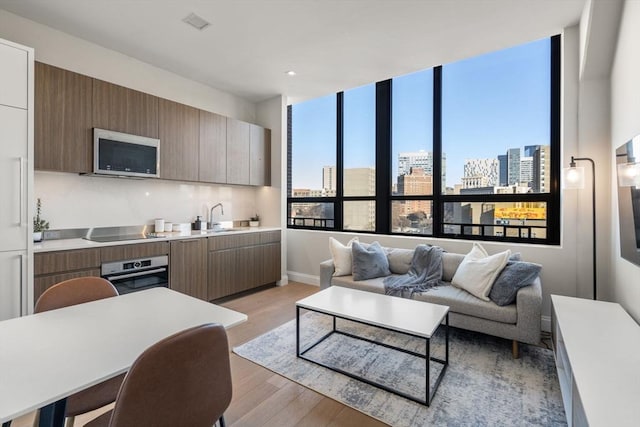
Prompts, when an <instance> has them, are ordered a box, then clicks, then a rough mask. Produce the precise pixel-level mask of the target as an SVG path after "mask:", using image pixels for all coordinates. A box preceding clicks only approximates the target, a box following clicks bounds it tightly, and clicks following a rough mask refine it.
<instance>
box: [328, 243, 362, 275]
mask: <svg viewBox="0 0 640 427" xmlns="http://www.w3.org/2000/svg"><path fill="white" fill-rule="evenodd" d="M357 241H358V238H357V237H354V238H353V239H351V240H349V243H347V244H346V245H343V244H342V243H340V242H339V241H337V240H336V239H334V238H333V237H329V250H330V251H331V258H332V259H333V266H334V267H335V271H334V272H333V275H334V276H348V275H350V274H351V244H352V243H353V242H357Z"/></svg>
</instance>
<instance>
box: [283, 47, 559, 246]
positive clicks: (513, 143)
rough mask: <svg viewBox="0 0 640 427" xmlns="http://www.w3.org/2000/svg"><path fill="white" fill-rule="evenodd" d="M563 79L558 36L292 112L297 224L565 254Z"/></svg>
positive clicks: (293, 219) (293, 223) (293, 216)
mask: <svg viewBox="0 0 640 427" xmlns="http://www.w3.org/2000/svg"><path fill="white" fill-rule="evenodd" d="M559 79H560V36H555V37H553V38H550V39H544V40H540V41H536V42H532V43H528V44H525V45H521V46H516V47H513V48H510V49H505V50H502V51H499V52H493V53H489V54H485V55H482V56H478V57H475V58H470V59H467V60H463V61H459V62H456V63H452V64H446V65H443V66H439V67H435V68H433V69H428V70H424V71H420V72H416V73H412V74H409V75H405V76H400V77H397V78H393V79H391V80H386V81H382V82H378V83H376V84H371V85H367V86H363V87H360V88H356V89H352V90H349V91H345V92H341V93H338V94H337V95H335V96H332V97H326V98H321V99H317V100H311V101H307V102H303V103H300V104H296V105H293V106H291V107H290V109H289V124H290V129H291V131H290V133H289V163H290V168H289V173H290V182H289V191H290V193H289V199H288V200H289V222H288V223H289V226H290V227H302V228H321V229H331V230H345V231H346V230H349V231H366V232H375V233H383V234H407V235H425V236H436V237H454V238H466V239H484V240H509V241H523V242H526V241H530V242H538V243H548V244H557V243H558V242H559V235H560V233H559V222H560V221H559V217H560V216H559V190H558V182H559V180H558V174H559V170H560V163H559V152H560V85H559ZM303 130H304V132H303ZM305 132H309V133H312V134H313V137H312V136H305ZM331 132H332V133H331ZM328 133H331V135H328ZM320 135H323V136H322V137H321V136H320ZM310 144H311V145H313V146H311V145H310ZM319 162H320V163H322V165H320V164H319ZM303 169H304V170H303ZM313 173H316V174H317V176H318V177H322V183H321V182H320V181H319V180H320V178H318V179H317V180H316V181H312V180H307V181H305V182H307V184H304V185H302V184H301V183H302V179H303V177H304V176H306V175H309V174H313ZM327 181H330V182H332V183H334V184H333V186H331V187H329V188H326V187H327V186H326V185H324V182H327Z"/></svg>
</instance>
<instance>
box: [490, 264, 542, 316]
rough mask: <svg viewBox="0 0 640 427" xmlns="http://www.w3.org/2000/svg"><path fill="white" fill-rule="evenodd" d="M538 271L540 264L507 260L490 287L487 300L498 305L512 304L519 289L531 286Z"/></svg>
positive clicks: (540, 267)
mask: <svg viewBox="0 0 640 427" xmlns="http://www.w3.org/2000/svg"><path fill="white" fill-rule="evenodd" d="M540 270H542V266H541V265H540V264H534V263H531V262H523V261H511V260H509V262H508V263H507V265H506V267H505V268H504V269H503V270H502V272H501V273H500V275H499V276H498V278H497V279H496V281H495V283H494V284H493V286H492V287H491V292H490V293H489V298H490V299H491V301H493V302H495V303H496V304H498V305H507V304H512V303H513V302H514V301H515V300H516V295H517V294H518V291H519V290H520V288H523V287H525V286H529V285H530V284H532V283H533V281H534V280H535V279H536V277H538V274H540Z"/></svg>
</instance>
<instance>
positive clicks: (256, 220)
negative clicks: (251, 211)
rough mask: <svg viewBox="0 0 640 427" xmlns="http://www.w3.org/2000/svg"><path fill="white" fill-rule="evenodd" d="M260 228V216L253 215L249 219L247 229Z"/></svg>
mask: <svg viewBox="0 0 640 427" xmlns="http://www.w3.org/2000/svg"><path fill="white" fill-rule="evenodd" d="M259 226H260V216H259V215H258V214H255V215H254V216H252V217H251V218H249V227H259Z"/></svg>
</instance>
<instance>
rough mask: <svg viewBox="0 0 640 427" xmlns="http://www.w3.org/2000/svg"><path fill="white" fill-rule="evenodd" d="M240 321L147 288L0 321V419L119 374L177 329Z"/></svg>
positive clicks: (226, 313) (230, 312)
mask: <svg viewBox="0 0 640 427" xmlns="http://www.w3.org/2000/svg"><path fill="white" fill-rule="evenodd" d="M246 320H247V316H246V315H245V314H243V313H239V312H236V311H233V310H229V309H227V308H225V307H220V306H217V305H214V304H210V303H207V302H204V301H201V300H198V299H196V298H192V297H189V296H187V295H183V294H181V293H179V292H175V291H172V290H169V289H166V288H154V289H149V290H146V291H141V292H133V293H131V294H127V295H121V296H118V297H113V298H105V299H102V300H98V301H92V302H88V303H84V304H78V305H74V306H70V307H65V308H61V309H57V310H50V311H45V312H42V313H38V314H34V315H30V316H24V317H17V318H14V319H9V320H4V321H2V322H0V343H2V351H0V379H1V380H0V422H5V421H8V420H11V419H14V418H16V417H18V416H20V415H23V414H25V413H27V412H30V411H32V410H34V409H36V408H39V407H42V406H44V405H47V404H49V403H51V402H55V401H57V400H59V399H61V398H62V397H65V396H68V395H70V394H72V393H75V392H76V391H79V390H83V389H85V388H87V387H90V386H92V385H94V384H97V383H100V382H102V381H104V380H106V379H109V378H113V377H115V376H116V375H119V374H120V373H122V372H125V371H126V370H127V369H128V368H129V367H130V366H131V364H132V363H133V361H134V360H135V359H136V358H137V357H138V356H139V355H140V353H142V352H143V351H144V350H145V349H146V348H148V347H149V346H150V345H152V344H154V343H156V342H157V341H159V340H161V339H163V338H165V337H167V336H169V335H172V334H174V333H176V332H178V331H181V330H184V329H187V328H190V327H193V326H197V325H202V324H204V323H220V324H222V325H223V326H224V327H225V328H230V327H232V326H234V325H237V324H240V323H242V322H245V321H246Z"/></svg>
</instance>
